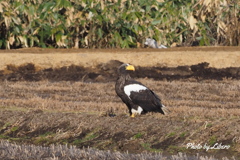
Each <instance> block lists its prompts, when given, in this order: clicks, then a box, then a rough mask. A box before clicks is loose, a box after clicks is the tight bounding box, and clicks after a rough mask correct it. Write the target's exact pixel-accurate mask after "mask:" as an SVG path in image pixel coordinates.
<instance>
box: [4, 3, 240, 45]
mask: <svg viewBox="0 0 240 160" xmlns="http://www.w3.org/2000/svg"><path fill="white" fill-rule="evenodd" d="M239 11H240V1H234V0H165V1H161V0H148V1H146V0H4V1H1V2H0V48H2V49H10V48H22V47H44V48H45V47H48V48H61V47H64V48H135V47H140V46H142V45H143V43H144V41H145V39H146V38H154V39H155V40H157V41H158V43H159V44H160V43H161V44H164V45H167V46H171V45H180V46H192V45H200V46H205V45H207V46H209V45H226V46H237V45H239V42H240V27H239V26H240V25H239V24H240V12H239Z"/></svg>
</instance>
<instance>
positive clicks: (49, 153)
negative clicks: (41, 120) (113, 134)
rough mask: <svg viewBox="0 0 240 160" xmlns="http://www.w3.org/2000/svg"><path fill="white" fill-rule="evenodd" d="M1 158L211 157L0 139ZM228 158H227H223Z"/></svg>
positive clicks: (182, 159) (144, 159)
mask: <svg viewBox="0 0 240 160" xmlns="http://www.w3.org/2000/svg"><path fill="white" fill-rule="evenodd" d="M0 150H2V152H1V153H0V156H1V158H3V159H8V158H9V157H11V158H17V159H18V160H26V159H49V160H55V159H58V160H65V159H71V160H73V159H85V160H88V159H89V160H90V159H96V160H97V159H102V160H125V159H134V160H159V159H162V160H166V159H169V160H176V159H178V160H187V159H189V160H190V159H195V160H200V159H201V160H213V159H214V158H213V157H206V156H200V155H199V154H197V155H195V156H191V157H189V158H188V157H187V155H185V154H183V153H178V154H176V155H172V156H163V155H162V154H161V153H142V154H128V153H121V152H110V151H100V150H96V149H92V148H87V149H78V148H77V147H75V146H67V145H54V144H53V145H50V146H49V147H43V146H35V145H17V144H11V143H9V142H8V141H0ZM225 160H228V158H225Z"/></svg>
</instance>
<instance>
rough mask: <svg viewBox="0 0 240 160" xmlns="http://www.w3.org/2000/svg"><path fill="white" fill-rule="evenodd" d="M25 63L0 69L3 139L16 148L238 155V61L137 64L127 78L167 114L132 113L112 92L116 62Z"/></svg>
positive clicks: (239, 112) (216, 156) (239, 110)
mask: <svg viewBox="0 0 240 160" xmlns="http://www.w3.org/2000/svg"><path fill="white" fill-rule="evenodd" d="M211 53H212V52H211ZM230 53H232V52H230ZM9 54H10V55H11V53H9ZM35 54H36V53H35ZM36 55H38V54H36ZM236 55H237V54H236ZM19 57H21V54H20V56H19ZM175 58H177V57H175ZM115 60H122V59H117V58H116V59H115ZM25 61H26V62H25V63H28V64H27V65H25V66H23V65H22V66H21V65H20V66H18V65H19V64H17V65H16V64H14V63H11V64H9V63H8V64H7V65H6V66H7V67H6V68H5V69H3V70H2V71H0V73H1V74H0V77H1V82H0V138H1V139H4V140H9V141H11V142H16V143H17V144H19V145H21V144H35V145H37V146H39V145H47V146H48V145H50V144H55V145H59V144H61V145H68V146H70V145H74V146H76V147H77V148H80V149H81V148H83V147H85V148H86V147H90V148H95V149H99V150H105V151H106V150H110V151H111V152H115V151H118V152H116V153H119V152H121V153H127V152H128V153H135V154H140V153H145V154H147V155H148V154H150V153H155V154H158V156H161V155H159V153H161V154H163V155H167V156H169V155H171V154H175V155H176V154H177V153H178V152H182V153H186V154H188V155H192V156H193V155H196V154H199V155H204V156H208V157H211V156H214V157H215V158H219V159H220V158H223V157H228V158H231V157H233V156H234V157H235V159H237V157H239V156H240V150H239V147H240V127H239V122H240V99H239V97H240V92H239V91H240V81H239V74H240V72H239V68H237V67H236V66H234V67H235V68H230V69H229V68H225V69H221V68H217V69H216V68H213V67H212V66H211V63H210V61H207V63H210V64H209V66H210V67H208V65H206V64H204V63H203V64H201V65H192V66H187V65H188V64H186V65H182V66H180V67H175V68H174V67H172V68H169V67H166V66H161V65H159V66H158V65H157V64H156V65H154V66H147V67H146V66H144V67H142V66H141V64H135V65H136V66H137V69H138V70H140V71H141V72H140V71H138V72H136V73H134V74H133V75H132V76H133V77H136V78H137V79H138V80H139V81H141V82H142V83H143V84H145V85H146V86H148V87H149V88H151V89H152V90H153V91H155V92H156V93H157V94H158V95H159V96H160V97H161V99H162V102H163V104H164V105H165V106H167V107H168V108H169V114H168V115H166V116H163V115H161V114H157V113H148V114H146V115H141V116H138V117H135V118H131V117H129V116H128V111H127V107H126V106H125V105H124V104H123V103H122V102H121V100H120V98H118V97H117V96H116V94H115V91H114V81H115V79H116V74H115V69H116V66H114V65H117V64H118V63H119V62H118V61H110V62H107V63H99V64H97V65H96V66H94V67H93V68H89V66H86V67H85V66H81V65H80V66H77V65H76V64H75V65H72V66H71V65H68V66H70V67H64V66H65V65H66V64H65V63H64V64H63V67H60V68H51V69H50V68H46V69H44V70H41V69H39V66H38V65H36V66H37V67H36V66H34V64H35V63H34V61H29V62H28V61H27V60H26V59H25ZM169 61H170V60H169ZM226 61H228V60H226ZM203 62H204V61H203ZM18 63H19V62H18ZM89 63H90V62H89ZM163 63H164V62H163ZM189 63H190V62H189ZM199 63H202V61H200V62H199ZM219 63H221V61H219ZM182 64H184V61H183V62H182ZM109 66H111V69H112V70H111V69H109V68H108V67H109ZM227 67H231V66H227ZM97 68H100V69H97ZM180 71H181V72H180ZM142 72H145V73H144V74H143V73H142ZM229 72H231V74H228V73H229ZM66 73H69V74H66ZM70 73H72V74H70ZM141 73H142V74H143V75H141ZM156 74H157V75H158V76H156ZM61 75H62V76H61ZM204 75H205V76H204ZM206 75H208V76H206ZM213 75H214V76H213ZM208 77H210V78H208ZM61 79H62V80H61ZM190 143H191V144H192V145H191V146H190ZM4 145H5V147H6V146H10V148H11V145H10V144H8V142H4V141H2V142H1V144H0V146H4ZM55 147H56V146H55ZM207 147H212V148H207ZM19 148H21V147H19ZM23 148H24V147H23ZM40 148H41V147H40ZM60 148H61V146H60ZM63 148H64V147H63ZM5 149H6V148H5ZM5 149H4V147H0V150H2V151H4V150H5ZM38 149H39V148H38ZM68 152H70V151H66V153H68ZM89 152H92V150H89ZM4 153H7V152H2V155H1V154H0V156H3V155H4ZM71 153H73V151H71ZM107 153H109V152H104V155H106V154H107ZM116 153H115V154H116ZM85 154H87V153H85ZM99 154H103V152H101V153H99ZM119 154H120V153H119ZM5 156H6V154H5ZM55 156H57V155H55ZM121 156H123V155H121ZM124 156H126V155H124ZM124 156H123V157H124ZM128 156H131V155H128ZM138 156H139V155H138ZM155 156H156V155H155ZM178 156H179V157H180V155H178ZM145 157H146V155H145ZM148 157H149V156H148ZM190 157H191V156H190ZM70 158H71V157H70ZM23 159H24V158H23ZM73 159H74V158H73ZM105 159H107V158H105ZM116 159H117V158H116ZM119 159H121V158H119ZM122 159H124V158H122ZM136 159H147V158H144V156H143V157H142V158H141V157H140V158H139V157H138V158H136ZM156 159H157V158H156ZM172 159H174V158H172ZM175 159H176V157H175ZM182 159H184V157H182ZM189 159H190V158H189ZM206 159H207V158H206Z"/></svg>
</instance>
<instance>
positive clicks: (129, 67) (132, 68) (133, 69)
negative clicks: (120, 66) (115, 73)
mask: <svg viewBox="0 0 240 160" xmlns="http://www.w3.org/2000/svg"><path fill="white" fill-rule="evenodd" d="M126 70H129V71H135V68H134V66H133V65H128V66H127V67H126Z"/></svg>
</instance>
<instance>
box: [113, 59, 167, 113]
mask: <svg viewBox="0 0 240 160" xmlns="http://www.w3.org/2000/svg"><path fill="white" fill-rule="evenodd" d="M133 71H135V67H134V66H133V65H131V64H128V63H124V64H122V65H120V66H119V67H118V78H117V81H116V83H115V91H116V94H117V95H118V96H119V97H120V98H121V100H122V101H123V102H124V103H125V104H126V106H127V107H128V110H129V114H130V116H131V117H135V115H141V114H145V113H147V112H159V113H161V114H163V115H166V114H167V109H166V107H165V106H164V105H163V104H162V103H161V99H160V98H159V96H158V95H157V94H156V93H154V92H153V91H152V90H151V89H149V88H148V87H146V86H145V85H143V84H142V83H141V82H138V81H136V80H134V79H133V78H131V76H130V73H131V72H133Z"/></svg>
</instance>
